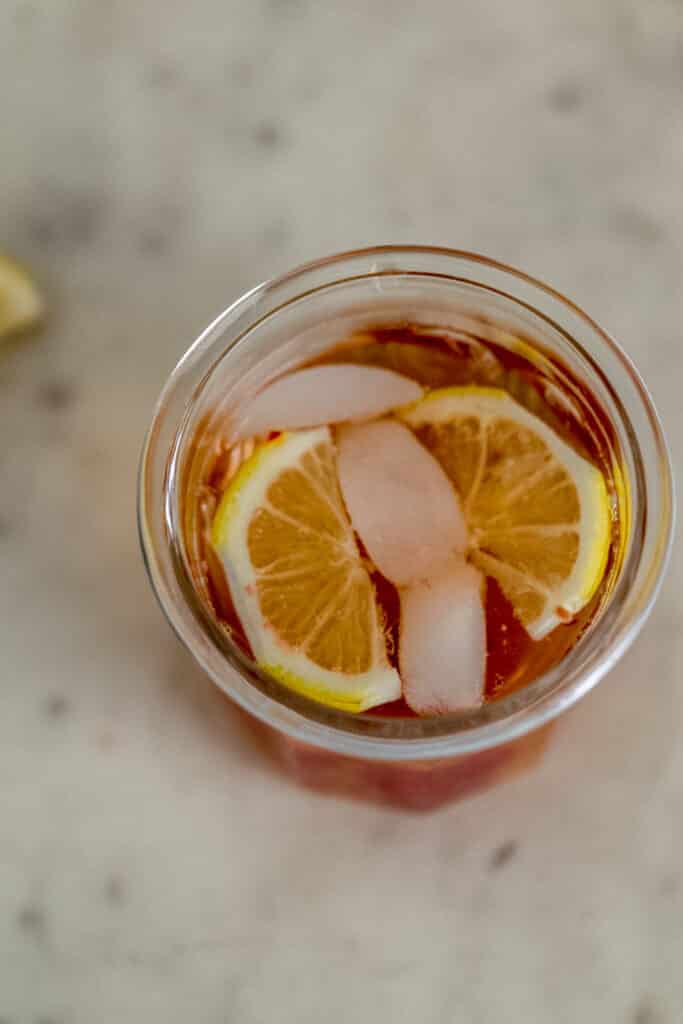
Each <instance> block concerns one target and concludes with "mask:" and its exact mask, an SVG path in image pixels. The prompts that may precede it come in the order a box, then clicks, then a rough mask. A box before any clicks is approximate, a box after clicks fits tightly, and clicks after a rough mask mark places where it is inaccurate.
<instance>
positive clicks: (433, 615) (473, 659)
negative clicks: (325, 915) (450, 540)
mask: <svg viewBox="0 0 683 1024" xmlns="http://www.w3.org/2000/svg"><path fill="white" fill-rule="evenodd" d="M483 586H484V581H483V577H482V576H481V574H480V573H479V572H478V571H477V570H476V569H474V568H473V567H472V566H470V565H468V564H467V563H466V562H464V561H461V560H459V561H458V562H456V563H454V565H452V566H451V567H450V568H449V569H448V570H447V571H446V572H445V573H444V574H443V575H441V576H437V577H435V578H434V579H431V580H427V581H424V582H422V583H417V584H415V585H414V586H412V587H406V588H405V589H402V590H401V591H400V598H401V626H400V634H399V651H398V654H399V671H400V674H401V679H402V681H403V696H404V698H405V700H406V702H407V703H408V705H409V706H410V707H411V708H412V709H413V711H416V712H417V713H418V714H419V715H430V714H431V715H439V714H441V715H443V714H448V713H449V712H453V711H463V710H466V709H467V708H474V707H478V706H479V705H480V704H481V701H482V696H483V691H484V677H485V669H486V616H485V612H484V605H483V599H482V597H483V595H482V591H483Z"/></svg>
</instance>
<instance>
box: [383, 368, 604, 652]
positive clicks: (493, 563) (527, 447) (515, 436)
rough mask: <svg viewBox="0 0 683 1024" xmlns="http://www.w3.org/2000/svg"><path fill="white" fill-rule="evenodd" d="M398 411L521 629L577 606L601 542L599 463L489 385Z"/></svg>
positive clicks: (474, 558) (537, 628) (437, 395)
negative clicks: (452, 498)
mask: <svg viewBox="0 0 683 1024" xmlns="http://www.w3.org/2000/svg"><path fill="white" fill-rule="evenodd" d="M399 415H400V416H401V418H402V419H403V421H404V422H405V423H406V424H408V426H410V427H411V428H412V429H413V430H414V431H415V433H416V435H417V437H418V439H419V440H420V441H421V442H422V443H423V444H424V445H425V447H426V448H428V449H429V451H430V452H432V454H433V455H434V456H436V458H437V459H438V460H439V462H440V463H441V465H442V467H443V469H444V470H445V471H446V473H447V474H448V476H449V477H450V479H451V481H452V482H453V484H454V485H455V487H456V490H457V491H458V493H459V495H460V499H461V501H462V506H463V512H464V514H465V519H466V521H467V526H468V529H469V535H470V536H469V539H470V549H469V558H470V561H471V562H472V563H473V564H474V565H476V566H477V567H478V568H479V569H481V571H482V572H483V573H485V574H486V575H487V576H493V577H494V578H495V579H496V580H497V581H498V583H499V584H500V586H501V588H502V590H503V592H504V593H505V595H506V597H507V598H508V600H509V601H510V603H511V604H512V606H513V608H514V609H515V613H516V615H517V617H518V619H519V620H520V622H521V623H522V624H523V625H524V627H525V628H526V630H527V632H528V633H529V634H530V635H531V636H532V637H533V638H534V639H536V640H538V639H541V638H542V637H544V636H545V635H546V634H547V633H549V632H550V631H551V630H552V629H554V628H555V627H556V626H558V625H559V624H560V623H562V622H565V621H567V620H568V619H571V618H572V617H573V616H574V615H575V614H576V613H577V612H579V611H580V610H581V608H583V606H584V605H585V604H586V603H587V602H588V601H589V600H590V598H591V597H592V596H593V594H594V593H595V591H596V590H597V588H598V586H599V585H600V581H601V580H602V577H603V575H604V572H605V567H606V563H607V558H608V554H609V548H610V537H611V525H610V524H611V517H610V508H609V500H608V495H607V487H606V484H605V479H604V476H603V474H602V473H601V472H600V470H599V469H598V468H597V467H596V466H594V465H592V463H590V462H587V461H586V459H584V458H582V457H581V456H580V455H578V453H577V452H575V451H574V450H573V449H572V448H570V447H569V445H567V444H565V442H564V441H563V440H562V439H561V438H560V437H558V435H557V434H556V433H555V432H554V431H553V430H552V429H551V428H550V427H548V426H547V425H546V424H545V423H544V422H543V421H542V420H540V419H539V418H538V417H537V416H534V415H533V414H532V413H530V412H529V411H528V410H527V409H525V408H524V407H523V406H521V405H519V403H518V402H516V401H515V400H514V399H513V398H512V397H511V396H510V395H509V394H508V393H507V392H506V391H503V390H500V389H498V388H481V387H457V388H442V389H440V390H437V391H433V392H432V393H431V394H430V395H428V396H427V397H426V398H424V399H422V400H421V401H419V402H416V403H415V404H414V405H412V406H410V407H408V408H407V409H405V410H402V411H401V412H400V414H399Z"/></svg>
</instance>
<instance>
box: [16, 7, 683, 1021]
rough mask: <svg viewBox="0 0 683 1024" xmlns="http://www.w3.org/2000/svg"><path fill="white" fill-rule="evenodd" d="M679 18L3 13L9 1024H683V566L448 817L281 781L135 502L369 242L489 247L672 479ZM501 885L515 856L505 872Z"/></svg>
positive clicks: (677, 349) (678, 370) (354, 12)
mask: <svg viewBox="0 0 683 1024" xmlns="http://www.w3.org/2000/svg"><path fill="white" fill-rule="evenodd" d="M682 111H683V7H682V6H681V4H680V3H676V2H674V0H651V2H650V3H648V4H643V3H638V2H636V0H623V2H621V0H602V2H600V3H596V2H595V0H575V2H573V3H566V2H565V0H517V2H515V3H508V2H505V0H499V2H496V0H482V2H480V3H478V4H465V3H453V2H446V0H443V2H441V0H425V2H423V3H421V4H416V3H408V2H404V0H394V2H389V0H377V2H371V3H368V4H360V3H357V2H355V0H351V2H338V3H334V2H329V3H328V2H326V0H322V2H319V3H313V2H311V0H279V2H278V0H253V2H242V3H240V2H225V0H221V2H219V0H198V2H197V3H195V4H193V5H190V4H187V3H178V2H176V0H167V2H166V3H161V2H160V0H145V2H144V3H140V2H134V0H110V2H105V0H100V2H97V0H49V2H47V3H39V2H38V0H4V3H3V4H1V5H0V247H2V248H4V249H7V250H9V251H11V252H12V253H13V254H14V255H15V256H16V257H18V258H21V259H22V260H24V261H25V262H26V263H27V264H28V265H29V266H30V267H32V269H33V271H34V273H35V275H36V277H37V279H38V281H39V283H40V285H41V287H42V289H43V290H44V292H45V296H46V301H47V303H48V305H49V309H50V319H49V323H48V325H47V327H46V329H45V330H44V331H43V332H42V333H41V334H40V335H39V336H36V337H35V338H34V339H31V340H28V341H26V342H25V343H24V344H22V345H17V346H12V347H9V348H4V349H3V350H2V351H0V436H1V437H2V439H3V443H2V447H1V448H0V678H1V681H2V713H1V714H0V1021H2V1024H48V1022H49V1024H91V1022H93V1021H97V1022H98V1024H119V1022H121V1021H131V1022H137V1021H139V1022H145V1024H152V1022H154V1024H155V1022H157V1021H158V1022H164V1024H176V1022H177V1024H181V1022H182V1024H186V1022H188V1021H198V1022H206V1024H225V1022H230V1024H232V1022H237V1024H256V1022H259V1024H260V1022H265V1021H268V1022H272V1021H277V1022H290V1021H291V1022H297V1024H307V1022H311V1024H313V1022H316V1024H317V1022H318V1021H321V1020H325V1021H327V1022H329V1024H341V1022H347V1021H354V1022H358V1021H366V1020H367V1021H391V1022H392V1024H400V1022H406V1024H408V1022H410V1024H418V1022H419V1024H453V1022H455V1021H463V1022H464V1021H467V1022H472V1024H494V1022H495V1024H499V1022H501V1021H506V1022H508V1021H520V1022H524V1024H546V1022H549V1021H553V1022H556V1024H575V1022H576V1021H582V1022H585V1024H588V1022H591V1024H592V1022H596V1024H597V1022H599V1024H603V1022H612V1021H614V1022H622V1021H623V1022H627V1024H673V1022H675V1021H678V1020H680V1019H681V1006H682V1005H683V974H682V972H681V969H680V960H681V955H682V954H683V931H682V920H683V876H682V875H681V844H682V842H683V824H682V822H683V816H682V815H681V807H682V806H683V742H682V740H681V728H680V720H681V710H682V696H681V684H680V677H681V664H682V662H681V651H680V642H679V634H680V631H681V602H680V590H681V583H682V582H683V578H682V575H681V563H680V557H679V555H678V553H677V552H676V553H675V556H674V560H673V565H672V570H671V572H670V575H669V578H668V581H667V584H666V586H665V588H664V591H663V593H662V596H661V599H660V601H659V603H658V606H657V608H656V611H655V613H654V615H653V616H652V619H651V621H650V623H649V625H648V626H647V627H646V629H645V631H644V632H643V634H642V635H641V637H640V639H639V640H638V641H637V643H636V645H635V647H634V648H633V649H632V650H631V652H630V653H629V654H628V655H627V656H626V657H625V659H624V660H623V662H622V664H621V665H620V666H619V667H618V669H617V670H615V671H614V672H613V673H612V675H611V676H610V677H609V678H608V679H607V680H606V681H605V682H604V683H603V684H601V686H600V687H599V688H598V690H597V691H595V692H594V693H593V694H592V695H591V696H590V697H589V698H587V699H586V700H585V701H584V702H583V703H582V704H581V705H580V706H579V707H578V708H577V709H576V710H575V711H574V712H572V713H571V714H570V715H569V716H568V718H567V721H566V722H565V724H564V726H563V729H562V730H561V733H560V736H559V739H558V742H557V744H556V746H555V747H554V748H553V750H552V752H551V754H550V755H549V756H548V758H547V760H546V762H545V764H544V765H543V767H542V769H541V770H540V771H539V772H538V773H537V774H536V775H535V776H533V777H530V778H527V779H523V780H518V781H515V782H513V783H511V784H509V785H508V786H506V787H503V788H501V789H499V790H497V791H495V792H491V793H489V794H487V795H485V796H482V797H479V798H476V799H474V800H471V801H470V802H468V803H465V804H462V805H459V806H456V807H454V808H451V809H448V810H445V811H443V812H440V813H437V814H435V815H432V816H430V817H423V818H414V817H406V816H403V815H400V814H397V813H395V812H390V811H384V810H378V809H375V808H370V807H365V806H361V805H352V804H347V803H341V802H336V801H331V800H325V799H323V798H320V797H315V796H312V795H309V794H308V793H306V792H303V791H299V790H297V789H295V788H292V787H291V786H290V785H289V784H287V783H286V782H285V781H283V780H281V779H279V778H278V777H277V776H275V775H273V774H272V773H271V772H270V770H269V768H268V766H267V765H266V764H265V763H264V762H263V761H262V760H261V759H260V757H259V755H258V754H257V753H256V752H255V751H254V750H252V748H251V747H250V745H249V742H248V738H247V737H246V736H245V735H244V733H243V731H242V730H241V728H240V724H239V722H238V721H237V719H236V718H235V717H233V715H232V713H231V712H230V710H228V709H227V708H226V707H225V704H224V702H223V701H222V700H221V699H220V698H219V697H218V695H217V693H216V692H215V691H214V690H213V689H212V687H211V686H210V684H209V683H208V682H207V681H205V679H204V678H203V677H202V675H201V673H200V672H199V671H198V670H196V669H195V668H194V667H193V664H192V662H191V660H190V658H189V656H188V655H186V654H185V653H184V651H183V650H181V649H180V647H179V645H178V643H177V642H176V640H175V638H174V637H173V636H172V634H171V632H170V630H169V628H168V627H167V626H166V624H165V622H164V621H163V619H162V616H161V613H160V612H159V610H158V609H157V607H156V605H155V603H154V600H153V597H152V595H151V593H150V591H149V588H148V586H147V582H146V580H145V578H144V575H143V571H142V567H141V563H140V558H139V555H138V549H137V538H136V530H135V519H134V491H135V474H136V464H137V458H138V451H139V447H140V443H141V438H142V434H143V431H144V429H145V427H146V424H147V422H148V419H149V416H150V412H151V408H152V405H153V402H154V400H155V397H156V394H157V392H158V390H159V388H160V386H161V384H162V382H163V380H164V377H165V375H166V374H167V373H168V371H169V370H170V368H171V366H172V365H173V363H174V361H175V360H176V358H177V357H178V356H179V355H180V353H181V352H182V351H183V350H184V348H185V347H186V346H187V344H188V343H189V341H190V340H191V339H192V338H193V336H194V335H195V334H196V333H197V332H198V331H199V329H201V328H202V327H203V325H204V324H205V323H207V322H208V321H209V320H210V319H211V318H212V317H213V316H214V314H215V313H216V312H217V311H219V310H220V309H221V308H223V307H224V306H225V305H227V304H228V303H229V302H230V301H231V300H232V299H233V298H235V297H236V296H237V295H239V294H240V293H241V292H242V291H243V290H245V289H246V288H247V287H249V286H251V285H253V284H254V283H256V282H257V281H258V280H260V279H262V278H264V277H267V276H270V275H272V274H275V273H278V272H280V271H282V270H284V269H286V268H288V267H290V266H291V265H293V264H296V263H298V262H301V261H302V260H304V259H308V258H312V257H315V256H318V255H322V254H324V253H327V252H330V251H333V250H338V249H342V248H346V247H351V246H355V245H361V244H368V243H373V242H386V241H413V242H431V243H436V244H446V245H454V246H459V247H464V248H473V249H476V250H479V251H483V252H486V253H489V254H491V255H495V256H498V257H500V258H502V259H504V260H508V261H511V262H514V263H515V264H517V265H520V266H522V267H524V268H525V269H527V270H529V271H530V272H532V273H535V274H537V275H539V276H542V277H543V278H545V279H546V280H548V281H550V282H551V283H553V284H555V285H556V286H557V287H558V288H560V289H561V290H563V291H565V292H566V293H568V294H569V295H571V296H573V297H574V298H575V299H576V300H577V301H579V302H580V303H581V304H582V305H584V307H585V308H587V309H588V310H589V311H590V312H591V313H592V314H593V315H594V316H595V317H596V318H597V319H598V320H600V321H601V322H602V323H604V325H605V326H606V327H608V328H609V329H610V330H611V331H612V332H613V333H614V334H615V336H616V337H617V338H618V339H619V340H620V341H621V343H622V344H623V346H624V347H625V348H626V349H627V351H628V352H629V353H630V354H631V355H632V356H633V357H634V359H635V360H636V362H637V364H638V366H639V367H640V369H641V371H642V372H643V374H644V376H645V379H646V380H647V383H648V385H649V387H650V388H651V390H652V392H653V394H654V396H655V399H656V401H657V404H658V406H659V408H660V410H661V413H662V416H663V420H664V424H665V427H666V429H667V431H668V434H669V436H670V438H671V442H672V447H673V456H674V462H675V464H676V465H677V467H678V468H679V470H680V469H681V468H682V456H681V444H680V436H681V428H682V427H683V405H682V403H681V388H682V385H683V356H682V355H681V353H682V351H683V349H682V346H681V332H682V330H683V289H682V288H681V269H682V267H683V262H682V257H683V204H682V202H681V183H682V182H683V117H682ZM501 851H502V852H501Z"/></svg>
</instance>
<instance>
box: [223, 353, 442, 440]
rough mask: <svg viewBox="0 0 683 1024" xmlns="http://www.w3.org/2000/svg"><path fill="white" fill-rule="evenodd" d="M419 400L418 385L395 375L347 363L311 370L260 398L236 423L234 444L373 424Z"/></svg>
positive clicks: (269, 388)
mask: <svg viewBox="0 0 683 1024" xmlns="http://www.w3.org/2000/svg"><path fill="white" fill-rule="evenodd" d="M421 396H422V388H421V387H420V385H419V384H417V383H416V382H415V381H414V380H410V378H409V377H404V376H402V375H401V374H400V373H394V371H393V370H384V369H381V368H380V367H375V366H353V365H352V364H343V363H338V364H329V365H327V366H311V367H308V368H306V369H304V370H295V371H294V372H293V373H289V374H287V375H286V376H285V377H280V378H279V379H278V380H276V381H273V383H272V384H269V385H268V386H267V387H266V388H264V390H263V391H261V392H260V393H259V394H258V395H256V396H255V398H254V399H253V400H252V401H251V402H250V403H249V405H248V406H247V408H246V411H245V414H244V416H243V417H242V418H241V419H238V420H237V422H236V424H235V431H234V432H233V434H232V440H235V441H238V440H240V439H241V438H246V437H254V436H258V435H260V434H267V433H269V431H271V430H298V429H300V428H306V427H317V426H320V425H321V424H326V423H341V422H344V421H346V420H364V419H372V418H373V417H375V416H382V415H383V414H384V413H386V412H389V410H390V409H396V408H397V407H399V406H401V405H408V403H409V402H415V401H417V399H418V398H420V397H421Z"/></svg>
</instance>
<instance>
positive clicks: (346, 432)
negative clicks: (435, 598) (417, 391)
mask: <svg viewBox="0 0 683 1024" xmlns="http://www.w3.org/2000/svg"><path fill="white" fill-rule="evenodd" d="M337 473H338V476H339V483H340V486H341V491H342V495H343V497H344V501H345V503H346V508H347V510H348V513H349V516H350V517H351V522H352V524H353V528H354V530H355V531H356V533H357V534H358V536H359V537H360V539H361V541H362V542H363V545H364V547H365V548H366V550H367V552H368V554H369V555H370V558H371V559H372V560H373V562H374V563H375V565H376V566H377V568H378V569H379V571H380V572H381V573H382V575H384V576H386V577H387V579H389V580H391V582H392V583H395V584H396V586H405V585H407V584H410V583H415V582H417V581H418V580H421V579H427V578H429V577H430V576H432V575H434V574H435V573H438V572H440V571H442V569H443V566H444V565H445V564H446V563H447V562H448V560H449V559H450V558H451V557H452V556H453V555H454V554H456V553H458V552H463V551H464V550H465V548H466V547H467V528H466V526H465V520H464V517H463V514H462V509H461V507H460V500H459V498H458V495H457V494H456V492H455V489H454V488H453V485H452V484H451V482H450V480H449V479H448V477H447V476H446V474H445V473H444V471H443V470H442V468H441V466H440V465H439V463H438V462H437V461H436V459H435V458H434V457H433V456H432V455H431V454H430V453H429V452H428V451H427V449H426V448H424V447H423V446H422V445H421V444H420V442H419V441H418V440H417V439H416V437H415V436H414V434H412V433H411V431H410V430H409V429H408V428H407V427H405V426H403V424H402V423H398V422H396V421H395V420H378V421H377V422H374V423H362V424H358V425H350V426H344V427H341V428H340V429H339V431H338V433H337Z"/></svg>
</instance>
